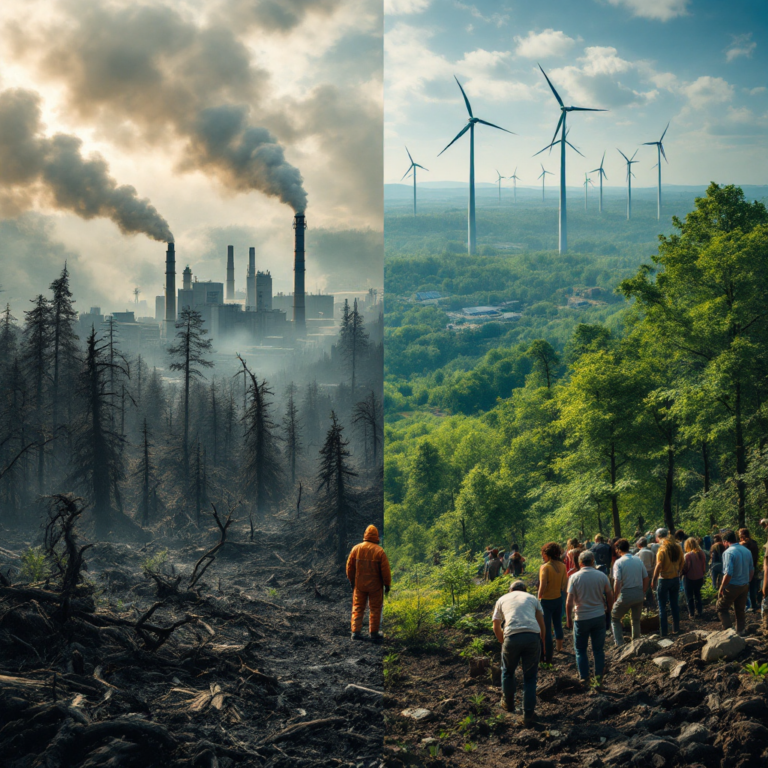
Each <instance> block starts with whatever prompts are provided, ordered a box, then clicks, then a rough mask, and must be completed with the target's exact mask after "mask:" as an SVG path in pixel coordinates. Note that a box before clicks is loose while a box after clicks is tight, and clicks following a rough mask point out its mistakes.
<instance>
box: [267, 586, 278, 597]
mask: <svg viewBox="0 0 768 768" xmlns="http://www.w3.org/2000/svg"><path fill="white" fill-rule="evenodd" d="M267 594H268V595H269V596H270V597H271V598H273V599H274V598H276V597H279V596H280V593H279V592H278V591H277V589H275V587H270V588H269V589H268V590H267Z"/></svg>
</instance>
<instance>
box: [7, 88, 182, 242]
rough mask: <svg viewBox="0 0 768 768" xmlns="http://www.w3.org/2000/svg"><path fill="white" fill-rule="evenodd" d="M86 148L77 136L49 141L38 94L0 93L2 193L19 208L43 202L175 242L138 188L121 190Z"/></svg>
mask: <svg viewBox="0 0 768 768" xmlns="http://www.w3.org/2000/svg"><path fill="white" fill-rule="evenodd" d="M81 147H82V141H81V140H80V139H79V138H77V137H76V136H71V135H68V134H63V133H57V134H55V135H54V136H53V137H47V136H45V135H43V126H42V122H41V114H40V97H39V95H38V94H37V93H34V92H33V91H27V90H22V89H10V90H6V91H3V92H1V93H0V187H1V188H2V190H3V192H4V194H5V196H6V198H7V199H8V198H9V199H10V200H11V201H12V202H13V203H15V205H16V207H17V208H26V207H29V206H31V204H32V203H33V202H34V201H35V200H36V199H38V198H42V199H43V200H44V201H45V202H47V203H48V204H50V205H53V206H54V207H55V208H57V209H59V210H66V211H72V212H73V213H75V214H77V215H78V216H80V217H81V218H83V219H93V218H97V217H100V218H108V219H111V220H112V221H113V222H114V223H115V224H117V226H118V227H119V228H120V231H121V232H124V233H126V234H136V233H142V234H145V235H148V236H149V237H151V238H153V239H155V240H160V241H163V242H166V241H169V240H172V239H173V235H172V234H171V231H170V228H169V227H168V223H167V222H166V220H165V219H164V218H163V217H162V216H161V215H160V214H159V213H158V212H157V210H156V209H155V207H154V206H153V205H152V204H151V203H150V202H149V200H147V199H142V198H139V196H138V193H137V192H136V189H135V188H134V187H132V186H128V185H118V183H117V181H115V179H114V178H112V176H110V174H109V166H108V165H107V162H106V161H105V160H104V158H103V157H101V156H100V155H96V154H94V155H91V156H90V157H88V158H85V157H83V155H82V152H81Z"/></svg>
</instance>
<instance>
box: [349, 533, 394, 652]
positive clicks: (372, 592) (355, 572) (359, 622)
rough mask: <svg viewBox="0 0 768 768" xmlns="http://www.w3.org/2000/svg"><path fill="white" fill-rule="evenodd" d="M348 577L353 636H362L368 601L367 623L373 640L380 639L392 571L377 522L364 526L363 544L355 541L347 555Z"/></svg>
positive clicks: (378, 640) (355, 638) (354, 638)
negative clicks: (382, 614) (382, 546)
mask: <svg viewBox="0 0 768 768" xmlns="http://www.w3.org/2000/svg"><path fill="white" fill-rule="evenodd" d="M347 578H348V579H349V583H350V584H351V585H352V589H353V592H352V639H353V640H361V639H362V629H363V616H364V615H365V606H366V604H368V606H369V613H368V626H369V630H370V633H371V640H373V641H374V642H380V641H381V640H382V639H383V635H382V634H381V632H380V631H379V627H380V626H381V609H382V608H383V607H384V594H385V593H386V594H389V588H390V587H391V585H392V572H391V571H390V569H389V559H388V558H387V554H386V552H384V550H383V549H382V548H381V547H380V546H379V531H378V529H377V528H376V526H375V525H369V526H368V527H367V528H366V529H365V534H364V535H363V542H362V544H356V545H355V546H354V547H353V548H352V551H351V552H350V553H349V558H348V559H347Z"/></svg>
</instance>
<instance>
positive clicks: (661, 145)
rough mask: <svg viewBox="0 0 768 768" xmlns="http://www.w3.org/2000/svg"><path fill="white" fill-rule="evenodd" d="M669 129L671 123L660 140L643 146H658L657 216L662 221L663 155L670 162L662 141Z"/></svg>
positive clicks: (647, 142) (648, 142)
mask: <svg viewBox="0 0 768 768" xmlns="http://www.w3.org/2000/svg"><path fill="white" fill-rule="evenodd" d="M668 130H669V123H667V127H666V128H665V129H664V133H662V134H661V138H660V139H659V140H658V141H646V142H645V143H644V144H643V146H644V147H656V157H657V158H658V161H659V162H658V168H659V189H658V192H657V195H656V218H657V219H658V220H659V221H661V157H662V155H664V161H665V162H666V163H669V160H667V155H666V153H665V152H664V145H663V144H662V143H661V142H662V141H664V137H665V136H666V135H667V131H668Z"/></svg>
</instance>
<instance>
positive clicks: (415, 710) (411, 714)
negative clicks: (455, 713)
mask: <svg viewBox="0 0 768 768" xmlns="http://www.w3.org/2000/svg"><path fill="white" fill-rule="evenodd" d="M400 714H401V715H402V716H403V717H407V718H408V719H410V720H416V722H419V723H424V722H427V721H428V720H431V719H432V718H433V717H434V713H433V712H431V711H430V710H429V709H424V708H423V707H410V708H408V709H404V710H403V711H402V712H401V713H400Z"/></svg>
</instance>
